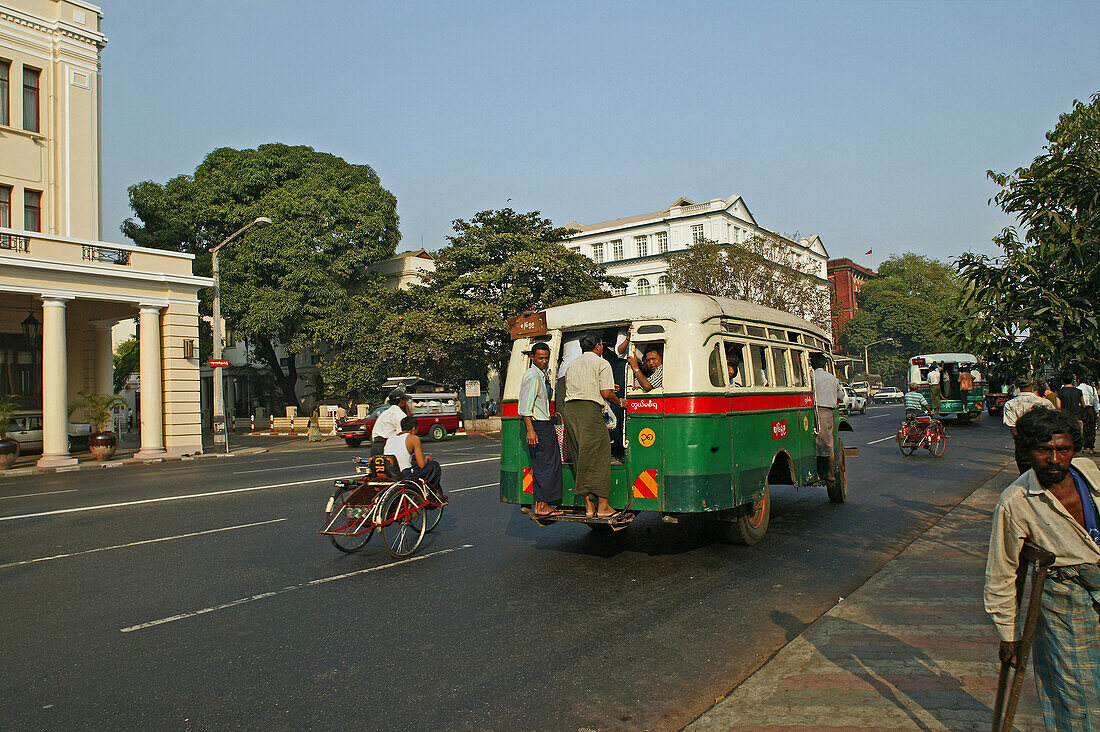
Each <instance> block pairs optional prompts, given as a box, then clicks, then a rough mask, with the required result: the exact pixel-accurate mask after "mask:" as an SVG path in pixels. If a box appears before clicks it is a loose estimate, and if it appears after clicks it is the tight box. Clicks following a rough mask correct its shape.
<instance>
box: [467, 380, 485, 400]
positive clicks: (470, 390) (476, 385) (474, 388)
mask: <svg viewBox="0 0 1100 732" xmlns="http://www.w3.org/2000/svg"><path fill="white" fill-rule="evenodd" d="M466 396H467V397H479V396H481V382H480V381H467V382H466Z"/></svg>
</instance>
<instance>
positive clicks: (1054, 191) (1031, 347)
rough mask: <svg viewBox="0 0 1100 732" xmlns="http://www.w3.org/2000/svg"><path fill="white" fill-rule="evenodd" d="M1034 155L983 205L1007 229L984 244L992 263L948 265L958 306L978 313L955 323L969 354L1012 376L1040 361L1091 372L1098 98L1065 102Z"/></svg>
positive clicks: (1094, 359)
mask: <svg viewBox="0 0 1100 732" xmlns="http://www.w3.org/2000/svg"><path fill="white" fill-rule="evenodd" d="M1046 139H1047V144H1046V146H1045V148H1044V152H1043V154H1041V155H1039V156H1038V157H1037V158H1035V159H1034V160H1033V161H1032V163H1031V165H1029V166H1028V167H1026V168H1017V169H1016V170H1015V171H1014V172H1013V173H1011V174H1005V173H995V172H993V171H988V172H987V174H988V176H989V178H990V179H991V180H993V181H994V182H995V183H996V184H997V185H999V186H1001V190H1000V192H999V193H997V195H996V196H995V197H994V198H993V201H994V202H996V204H997V205H998V206H999V207H1000V208H1001V210H1002V211H1004V212H1005V213H1007V214H1009V215H1011V216H1013V217H1014V218H1015V219H1016V221H1017V222H1018V224H1019V226H1020V227H1021V229H1022V231H1023V238H1022V239H1021V238H1020V237H1021V234H1020V231H1019V230H1017V228H1016V227H1015V226H1011V227H1008V228H1006V229H1004V230H1003V231H1002V232H1001V233H1000V235H998V236H997V237H995V238H994V239H993V241H994V243H995V244H997V245H998V246H999V247H1001V249H1002V250H1003V251H1004V254H1003V255H1001V256H998V257H989V256H986V255H980V254H972V253H969V254H965V255H963V256H962V257H960V258H959V261H958V263H957V266H958V269H959V272H960V273H961V274H962V276H963V277H964V278H965V280H966V281H967V284H968V289H967V291H966V293H965V296H964V298H963V302H964V303H965V304H966V305H967V306H969V307H970V308H973V309H974V310H975V311H977V312H978V313H979V314H980V317H978V318H973V319H971V318H965V317H959V318H957V319H956V327H957V328H958V329H959V331H960V332H961V333H962V335H963V337H964V340H965V342H966V343H967V344H968V345H969V346H970V347H971V348H973V349H975V350H981V351H985V352H988V353H993V354H997V355H999V356H1000V357H1001V358H1002V359H1003V361H1004V363H1005V365H1006V367H1007V368H1008V369H1010V370H1012V371H1014V372H1015V373H1026V372H1028V371H1029V370H1031V369H1033V368H1038V367H1040V366H1042V365H1050V366H1054V367H1056V368H1065V367H1067V366H1069V367H1076V368H1077V369H1080V370H1083V371H1091V372H1092V373H1097V372H1100V316H1098V315H1097V312H1096V304H1097V301H1098V300H1100V94H1096V95H1094V96H1093V97H1092V99H1091V102H1090V103H1088V104H1083V103H1081V102H1079V101H1076V100H1075V101H1074V102H1073V108H1072V109H1071V110H1070V111H1069V112H1066V113H1064V114H1062V115H1061V116H1060V117H1059V119H1058V124H1057V125H1055V127H1054V129H1053V130H1051V131H1050V132H1048V133H1047V135H1046Z"/></svg>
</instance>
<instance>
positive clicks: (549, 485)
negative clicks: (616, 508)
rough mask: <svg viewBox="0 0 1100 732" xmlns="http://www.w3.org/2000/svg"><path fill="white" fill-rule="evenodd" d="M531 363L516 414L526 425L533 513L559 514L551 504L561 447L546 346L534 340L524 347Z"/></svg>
mask: <svg viewBox="0 0 1100 732" xmlns="http://www.w3.org/2000/svg"><path fill="white" fill-rule="evenodd" d="M527 355H528V356H530V357H531V366H530V368H528V369H527V370H526V371H524V372H523V380H522V381H521V382H520V385H519V416H520V417H522V418H523V424H524V425H525V426H526V427H527V451H528V452H529V453H530V455H531V478H532V484H533V486H532V487H533V492H534V494H535V510H534V513H535V515H536V516H561V515H562V513H564V512H563V511H561V510H559V509H556V508H554V504H556V503H561V450H560V449H559V448H558V435H557V432H555V431H554V423H553V422H552V421H551V419H550V400H551V399H552V398H553V396H554V390H553V388H552V387H551V386H550V375H549V373H548V372H547V370H546V369H547V368H548V367H549V366H550V346H548V345H546V344H545V343H536V344H534V345H533V346H531V348H530V350H528V351H527Z"/></svg>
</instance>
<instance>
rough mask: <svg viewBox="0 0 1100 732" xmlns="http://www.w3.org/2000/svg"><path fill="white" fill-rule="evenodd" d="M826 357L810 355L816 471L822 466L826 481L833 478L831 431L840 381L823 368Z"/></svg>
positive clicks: (832, 430) (831, 480) (823, 355)
mask: <svg viewBox="0 0 1100 732" xmlns="http://www.w3.org/2000/svg"><path fill="white" fill-rule="evenodd" d="M826 363H828V359H827V358H826V357H825V354H824V353H814V354H811V355H810V366H812V367H813V369H814V373H813V384H814V405H815V406H816V410H815V411H816V412H817V439H816V441H815V446H816V448H817V464H818V472H819V473H820V472H822V468H824V469H825V470H824V473H825V475H824V477H825V482H826V483H832V482H833V481H834V480H835V477H834V475H833V470H834V469H835V467H836V455H834V454H833V453H834V450H833V432H834V429H833V428H834V425H835V422H836V417H835V415H836V405H837V404H838V403H839V402H840V382H839V381H837V378H836V377H835V376H833V375H832V374H830V373H829V372H828V371H826V370H825V364H826Z"/></svg>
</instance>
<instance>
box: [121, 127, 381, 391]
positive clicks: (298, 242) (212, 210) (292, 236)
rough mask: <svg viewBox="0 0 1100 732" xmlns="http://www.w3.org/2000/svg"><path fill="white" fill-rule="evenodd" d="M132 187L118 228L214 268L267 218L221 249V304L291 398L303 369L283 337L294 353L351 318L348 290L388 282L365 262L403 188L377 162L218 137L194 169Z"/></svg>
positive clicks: (377, 247) (375, 256)
mask: <svg viewBox="0 0 1100 732" xmlns="http://www.w3.org/2000/svg"><path fill="white" fill-rule="evenodd" d="M129 195H130V205H131V207H132V208H133V210H134V213H135V218H132V219H128V220H127V221H125V222H124V223H123V224H122V233H123V234H125V235H126V236H127V237H129V238H130V239H132V240H133V241H134V242H135V243H137V244H139V245H142V246H148V247H155V248H158V249H171V250H175V251H183V252H191V253H193V254H195V255H196V259H195V272H196V274H207V275H209V274H210V266H211V265H210V254H209V250H210V249H211V248H212V247H214V246H215V245H217V244H218V243H219V242H221V241H222V240H223V239H224V238H225V237H226V236H228V235H229V234H231V233H232V232H234V231H236V230H237V229H239V228H240V227H242V226H244V225H245V224H247V223H249V222H251V221H253V220H255V219H256V218H257V217H260V216H266V217H268V218H270V219H271V220H272V225H271V226H270V227H267V228H264V229H258V228H257V229H253V230H251V231H250V232H249V233H248V234H247V235H246V236H245V237H244V238H242V239H239V240H235V241H234V243H233V244H231V245H230V246H227V247H225V248H224V249H222V250H221V251H220V252H219V261H220V264H221V285H222V314H223V318H224V319H225V321H226V323H227V324H228V325H229V326H231V327H232V328H233V329H234V331H235V332H236V333H237V334H238V335H239V336H242V337H244V338H245V339H247V341H248V342H249V343H250V345H251V346H252V347H253V349H254V350H255V355H256V356H257V357H258V358H260V359H261V360H262V361H263V362H264V363H266V365H267V366H268V367H269V368H270V369H271V372H272V374H273V376H274V377H275V380H276V383H277V384H278V386H279V389H280V391H281V393H282V398H283V400H284V403H286V404H295V405H296V404H298V400H297V396H296V394H295V386H296V382H297V369H296V365H295V359H293V358H292V359H290V360H289V362H288V364H287V365H285V366H284V365H283V364H282V363H281V362H280V360H279V358H278V355H277V351H276V346H278V345H281V346H282V347H283V348H284V349H285V350H286V351H287V352H288V353H289V354H299V353H301V352H302V351H303V350H305V349H307V348H312V347H314V346H316V345H318V344H320V343H321V342H322V341H323V340H324V338H325V336H326V335H327V334H328V333H329V332H330V330H331V329H339V328H344V327H348V328H354V327H355V324H354V323H353V322H351V321H352V318H353V317H354V315H355V313H356V312H358V310H357V308H348V307H346V302H347V301H348V300H349V299H350V298H352V297H360V296H362V293H363V292H366V291H370V290H376V289H379V288H381V286H382V285H381V280H380V279H379V278H377V277H371V276H370V274H369V273H368V272H367V267H368V265H370V264H373V263H374V262H377V261H380V260H382V259H386V258H388V257H390V256H392V255H393V253H394V250H395V249H396V247H397V243H398V241H399V240H400V233H399V231H398V218H397V200H396V198H395V197H394V196H393V194H392V193H390V192H389V191H387V190H386V189H385V188H383V187H382V185H381V182H380V180H379V177H378V175H377V174H376V173H375V172H374V170H373V169H371V168H370V167H369V166H367V165H357V164H352V163H349V162H347V161H345V160H343V159H342V158H339V157H337V156H335V155H330V154H328V153H322V152H317V151H315V150H313V149H312V148H309V147H305V146H289V145H282V144H274V143H273V144H267V145H260V146H259V147H258V148H256V149H254V150H235V149H232V148H219V149H217V150H214V151H213V152H211V153H210V154H209V155H207V156H206V158H205V159H204V160H203V161H202V163H200V164H199V166H198V167H197V168H196V169H195V172H194V173H193V174H190V175H180V176H177V177H175V178H172V179H171V180H169V181H168V182H167V183H164V184H160V183H155V182H152V181H145V182H143V183H138V184H136V185H133V186H131V187H130V188H129ZM210 296H211V295H210V293H206V294H205V295H204V301H203V307H204V309H205V308H208V307H209V298H210ZM367 297H368V298H369V295H368V296H367ZM207 312H208V310H207ZM204 355H205V354H204Z"/></svg>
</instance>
